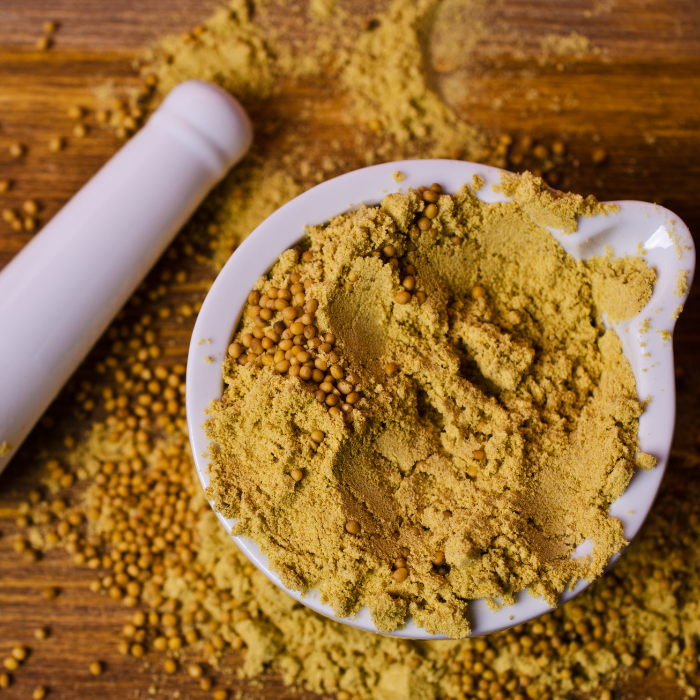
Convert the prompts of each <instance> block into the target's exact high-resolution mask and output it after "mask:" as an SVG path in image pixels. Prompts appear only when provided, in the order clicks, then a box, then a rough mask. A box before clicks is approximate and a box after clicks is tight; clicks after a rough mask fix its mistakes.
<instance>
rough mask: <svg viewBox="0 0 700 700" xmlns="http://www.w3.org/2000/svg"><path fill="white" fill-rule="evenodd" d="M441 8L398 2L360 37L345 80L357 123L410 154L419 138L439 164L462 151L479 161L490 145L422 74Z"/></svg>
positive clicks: (423, 1) (428, 2)
mask: <svg viewBox="0 0 700 700" xmlns="http://www.w3.org/2000/svg"><path fill="white" fill-rule="evenodd" d="M438 5H439V3H438V2H437V0H415V1H414V2H405V0H394V1H393V2H392V4H391V6H390V7H389V9H388V10H387V12H386V13H385V14H384V16H383V17H382V19H381V22H380V23H379V25H378V26H377V27H376V28H373V29H372V30H371V31H367V32H365V33H363V34H362V36H360V38H359V40H358V41H357V43H356V45H355V46H354V47H353V51H352V53H351V55H350V56H349V58H348V60H347V65H346V67H345V70H344V72H343V80H344V82H345V84H346V85H347V87H348V88H349V89H350V90H351V91H352V94H353V98H354V101H355V109H356V112H357V115H358V117H359V118H360V119H361V120H362V121H364V122H365V123H366V124H368V125H370V128H372V129H373V130H374V131H378V132H381V133H384V134H387V135H389V136H391V137H393V138H395V139H396V141H397V142H398V143H399V144H400V145H402V146H403V147H404V148H405V149H406V151H407V152H408V153H411V152H415V147H416V146H417V145H418V144H414V143H412V141H413V139H416V138H417V139H419V140H426V141H428V142H429V143H430V147H431V151H432V154H433V155H432V157H434V158H446V157H451V156H452V155H454V153H455V152H456V151H458V152H460V153H461V154H462V155H463V157H464V158H465V159H467V160H480V159H483V158H484V157H486V155H487V150H485V149H486V145H487V143H486V140H485V139H484V137H483V136H482V135H481V134H480V133H479V132H478V131H477V130H476V129H475V128H474V127H472V126H471V125H469V124H467V123H466V122H465V121H464V120H463V119H461V118H460V117H458V116H457V115H456V114H455V112H454V111H453V110H452V109H450V108H449V107H448V106H447V105H446V104H445V103H444V102H443V101H442V100H441V99H440V97H439V96H438V95H437V94H436V93H435V92H434V91H433V90H431V89H429V88H428V86H427V80H426V75H425V73H424V71H423V70H422V69H421V62H422V60H423V58H422V57H423V45H422V41H421V32H422V31H424V28H425V26H426V24H427V23H429V22H430V18H431V15H432V14H433V12H434V11H435V9H436V7H437V6H438ZM420 145H421V146H422V147H424V144H420Z"/></svg>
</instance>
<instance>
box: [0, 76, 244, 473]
mask: <svg viewBox="0 0 700 700" xmlns="http://www.w3.org/2000/svg"><path fill="white" fill-rule="evenodd" d="M251 141H252V129H251V125H250V121H249V119H248V117H247V115H246V113H245V111H244V110H243V108H242V107H241V106H240V104H239V103H238V102H237V101H236V100H235V99H234V98H233V97H231V95H229V94H228V93H227V92H225V91H224V90H221V89H220V88H218V87H216V86H214V85H212V84H209V83H204V82H200V81H190V82H185V83H182V84H181V85H179V86H178V87H177V88H175V89H174V90H173V91H172V92H171V93H170V94H169V95H168V97H167V98H166V99H165V100H164V102H163V104H162V105H161V106H160V107H159V108H158V109H157V110H156V111H155V112H154V114H153V115H152V116H151V118H150V119H149V120H148V123H147V124H146V125H145V126H144V128H143V129H141V131H139V133H137V134H136V135H135V136H134V137H133V138H132V139H131V140H130V141H129V142H128V143H126V144H125V145H124V147H123V148H122V149H121V150H120V151H119V152H118V153H117V154H116V155H115V156H114V157H113V158H112V159H111V160H110V161H109V162H108V163H107V164H106V165H105V166H104V167H103V168H102V169H101V170H100V171H99V172H98V173H97V174H96V175H95V176H94V177H93V178H92V179H91V180H90V181H89V182H88V183H87V184H86V185H85V186H84V187H83V188H82V189H81V190H80V191H79V192H78V193H77V194H76V195H75V196H74V197H73V198H72V199H71V200H70V201H69V202H68V204H66V206H65V207H63V209H62V210H61V211H60V212H59V213H58V214H56V216H54V217H53V219H51V221H50V222H49V223H48V224H47V225H46V226H45V227H44V228H43V229H42V230H41V232H40V233H39V234H37V235H36V236H35V237H34V238H33V239H32V240H31V241H30V242H29V243H28V244H27V245H26V246H25V247H24V248H23V249H22V250H21V251H20V252H19V253H18V254H17V255H16V256H15V257H14V258H13V259H12V260H11V261H10V263H9V264H8V265H7V266H6V267H5V268H4V269H3V270H2V271H1V272H0V472H2V470H3V469H4V467H5V466H6V465H7V463H8V462H9V460H10V459H11V458H12V456H13V454H14V453H15V451H16V450H17V448H18V447H19V445H20V444H21V443H22V441H23V440H24V438H25V437H26V436H27V434H28V433H29V431H30V430H31V428H32V426H33V425H34V424H35V423H36V421H37V420H38V419H39V417H40V416H41V414H42V413H43V412H44V411H45V410H46V408H47V407H48V405H49V404H50V403H51V401H52V400H53V399H54V397H55V396H56V394H58V392H59V390H60V389H61V387H62V386H63V385H64V384H65V382H66V381H67V380H68V378H69V377H70V375H71V374H72V373H73V372H74V371H75V369H76V368H77V367H78V365H79V364H80V362H81V361H82V360H83V358H84V357H85V355H86V354H87V353H88V352H89V350H90V348H91V347H92V346H93V345H94V344H95V342H96V341H97V339H98V338H99V337H100V335H101V334H102V333H103V332H104V330H105V329H106V328H107V326H108V325H109V323H110V321H111V320H112V319H113V318H114V316H115V315H116V314H117V312H118V311H119V309H120V308H121V307H122V306H123V304H124V303H125V302H126V301H127V299H128V298H129V296H130V295H131V294H132V293H133V291H134V290H135V289H136V287H137V286H138V285H139V283H140V282H141V280H142V279H143V278H144V277H145V275H146V273H147V272H148V271H149V270H150V268H151V267H152V266H153V265H154V263H155V262H156V261H157V260H158V258H159V257H160V255H161V254H162V253H163V251H164V250H165V248H166V246H167V245H168V244H169V243H170V241H171V240H172V239H173V238H174V236H175V234H176V233H177V232H178V231H179V230H180V228H181V227H182V225H183V224H184V223H185V222H186V221H187V219H188V218H189V217H190V215H191V214H192V213H193V212H194V210H195V209H196V208H197V206H198V205H199V204H200V202H201V201H202V199H203V198H204V197H205V195H206V194H207V193H208V192H209V190H210V189H211V188H212V187H213V186H214V185H215V184H216V183H217V182H218V181H219V180H221V178H222V177H223V176H224V175H225V174H226V172H227V171H228V170H229V168H230V167H231V166H232V165H234V163H236V162H238V161H239V160H240V159H241V158H242V157H243V155H244V154H245V152H246V151H247V150H248V148H249V147H250V143H251Z"/></svg>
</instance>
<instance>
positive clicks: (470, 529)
mask: <svg viewBox="0 0 700 700" xmlns="http://www.w3.org/2000/svg"><path fill="white" fill-rule="evenodd" d="M501 187H502V189H503V191H504V192H505V193H506V194H508V195H510V196H512V197H513V199H512V200H511V201H508V202H504V203H496V204H485V203H483V202H481V201H480V200H479V199H478V198H477V197H476V195H475V194H474V193H473V192H472V191H471V190H470V189H469V188H468V187H467V186H466V185H465V186H463V187H462V188H461V189H460V190H459V192H458V193H457V194H455V195H449V194H443V193H442V192H441V188H440V187H439V186H435V187H433V188H430V189H427V188H426V189H423V188H421V189H420V190H416V191H414V190H410V191H409V192H408V193H407V194H390V195H388V196H386V197H385V198H384V200H383V202H382V203H381V205H380V206H371V207H363V208H361V209H360V210H358V211H356V212H352V213H348V214H344V215H341V216H338V217H336V218H334V219H332V220H331V221H330V222H328V223H327V224H325V225H322V226H314V227H309V228H308V229H307V231H306V237H305V238H304V239H303V241H302V243H301V244H300V245H299V246H297V247H295V248H294V249H291V250H288V251H286V252H285V253H284V254H283V255H281V256H280V258H279V260H278V262H277V263H276V264H275V265H274V266H273V267H272V269H271V270H270V272H269V273H268V274H267V275H266V276H264V277H262V278H261V279H260V280H259V281H258V283H257V284H256V286H255V289H254V290H253V291H252V292H251V295H250V297H249V302H248V304H247V305H246V307H245V309H244V312H243V317H242V319H241V322H240V324H239V327H238V328H237V330H236V333H235V335H234V338H233V342H232V344H231V347H230V348H229V356H228V357H227V358H226V360H225V362H224V366H223V372H224V382H225V391H224V394H223V397H222V399H221V401H218V402H214V403H213V404H212V407H211V409H210V418H209V419H208V420H207V423H206V428H207V430H208V433H209V436H210V439H211V442H212V445H211V449H210V476H211V484H210V487H209V489H208V491H207V497H208V498H209V499H210V500H211V501H212V502H213V504H214V507H215V509H216V510H218V511H219V512H221V513H222V514H224V515H225V516H227V517H233V518H238V522H237V525H236V527H235V530H234V533H235V534H238V535H242V536H245V537H250V538H252V539H254V540H255V541H256V542H257V543H258V545H259V546H260V547H261V549H262V551H263V552H264V554H265V555H266V556H267V557H268V559H269V563H270V566H271V568H272V570H274V571H276V572H277V573H278V574H279V575H280V577H281V579H282V582H283V583H284V585H285V586H287V587H288V588H291V589H295V590H299V591H307V590H311V589H316V590H318V591H319V592H320V595H321V599H322V600H323V601H324V602H326V603H328V604H329V605H330V606H331V607H332V608H333V610H334V612H335V614H336V615H338V616H340V617H348V616H352V615H354V614H356V613H357V612H358V611H359V610H360V609H361V608H362V607H363V606H367V607H368V608H369V610H370V613H371V615H372V620H373V622H374V624H375V625H376V627H377V629H379V630H380V631H383V632H391V631H393V630H396V629H400V628H401V627H402V626H403V624H404V622H405V619H406V617H407V616H408V615H411V616H412V617H413V619H414V621H415V622H416V623H417V624H418V625H419V626H421V627H423V628H425V629H426V630H427V631H428V632H430V633H435V634H437V633H441V634H445V635H447V636H449V637H452V638H460V637H464V636H466V635H468V634H469V633H470V625H469V615H468V601H469V600H474V599H479V598H485V599H487V600H488V601H490V602H492V604H496V603H495V601H497V600H498V601H500V602H503V603H506V604H509V603H512V602H513V601H514V594H515V593H517V592H518V591H520V590H522V589H524V588H526V587H527V588H529V591H530V592H531V593H532V594H533V595H536V596H542V597H543V598H544V599H545V600H547V601H548V602H549V603H551V604H552V605H554V604H555V603H556V600H557V596H558V594H559V593H561V592H562V591H563V590H564V588H565V587H566V586H567V585H568V584H572V583H574V582H575V581H577V580H578V579H580V578H588V579H592V578H595V577H597V576H599V575H600V574H601V573H602V571H603V568H604V567H605V565H606V564H607V562H608V561H609V559H610V557H611V556H612V555H613V554H615V553H616V552H618V551H619V550H620V548H621V547H622V546H624V545H625V544H626V541H625V539H624V534H623V528H622V524H621V523H620V522H619V521H618V520H616V519H614V518H611V517H609V516H608V514H607V513H608V508H609V505H610V503H611V502H612V501H614V500H615V499H616V498H617V497H618V496H620V495H621V494H622V493H623V491H624V490H625V488H626V486H627V484H628V482H629V480H630V478H631V476H632V473H633V470H634V468H635V466H639V467H645V468H648V467H650V466H653V464H654V459H653V458H652V457H650V456H648V455H642V454H640V453H638V451H637V429H638V419H639V416H640V415H641V413H642V410H643V406H642V404H641V403H640V401H639V400H638V397H637V393H636V389H635V381H634V377H633V375H632V372H631V370H630V367H629V364H628V362H627V360H626V359H625V357H624V355H623V352H622V348H621V344H620V340H619V339H618V337H617V335H616V334H615V332H614V330H612V329H607V330H606V328H605V326H604V324H603V320H602V314H603V313H605V312H608V313H609V314H610V315H611V316H613V317H614V318H615V320H623V319H624V318H630V317H632V316H634V315H635V314H636V313H638V312H639V311H640V310H641V309H642V308H643V307H644V305H645V304H646V303H647V301H648V300H649V298H650V296H651V292H652V289H653V284H654V282H655V279H656V274H655V272H654V270H652V269H649V268H648V267H647V265H646V264H645V262H644V261H643V260H642V259H640V258H634V259H633V258H626V259H625V262H624V264H623V263H621V262H620V261H619V260H612V259H607V258H596V259H589V260H588V261H587V262H582V261H577V260H575V259H574V258H573V257H572V256H570V255H568V254H567V253H566V252H565V251H564V250H563V249H562V247H561V246H560V245H559V243H558V242H557V241H556V239H555V238H554V237H553V236H552V235H551V234H550V233H549V231H547V229H546V228H545V226H550V227H555V228H559V229H563V230H566V231H575V230H576V219H577V217H578V216H592V215H595V214H603V215H605V214H606V213H607V212H608V211H609V210H610V207H609V206H608V205H603V204H599V203H598V202H597V201H596V200H595V199H594V198H592V197H588V198H585V199H584V198H583V197H580V196H578V195H573V194H563V193H551V192H550V191H549V190H548V189H547V188H546V186H545V185H544V183H543V182H542V180H541V179H540V178H536V177H533V176H532V175H530V174H528V173H526V174H525V175H523V176H508V175H504V177H503V181H502V183H501ZM606 300H609V301H610V303H611V304H614V309H613V308H610V309H608V308H606V307H604V306H601V304H604V303H606ZM586 539H590V540H591V541H592V542H593V553H592V555H591V556H590V557H584V558H578V559H576V558H572V553H573V551H574V549H575V548H576V546H577V545H579V544H581V543H582V542H583V541H584V540H586Z"/></svg>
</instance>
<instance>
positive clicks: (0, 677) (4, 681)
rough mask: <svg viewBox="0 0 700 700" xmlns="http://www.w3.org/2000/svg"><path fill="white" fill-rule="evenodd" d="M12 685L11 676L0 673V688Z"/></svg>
mask: <svg viewBox="0 0 700 700" xmlns="http://www.w3.org/2000/svg"><path fill="white" fill-rule="evenodd" d="M11 684H12V676H11V675H10V674H9V673H0V688H9V687H10V685H11Z"/></svg>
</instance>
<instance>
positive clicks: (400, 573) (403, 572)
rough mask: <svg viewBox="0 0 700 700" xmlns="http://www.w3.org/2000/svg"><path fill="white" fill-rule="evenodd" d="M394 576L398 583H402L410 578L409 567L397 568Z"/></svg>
mask: <svg viewBox="0 0 700 700" xmlns="http://www.w3.org/2000/svg"><path fill="white" fill-rule="evenodd" d="M392 576H393V577H394V580H395V581H396V582H397V583H402V582H403V581H405V580H406V579H407V578H408V569H405V568H401V569H396V570H395V571H394V573H393V574H392Z"/></svg>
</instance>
